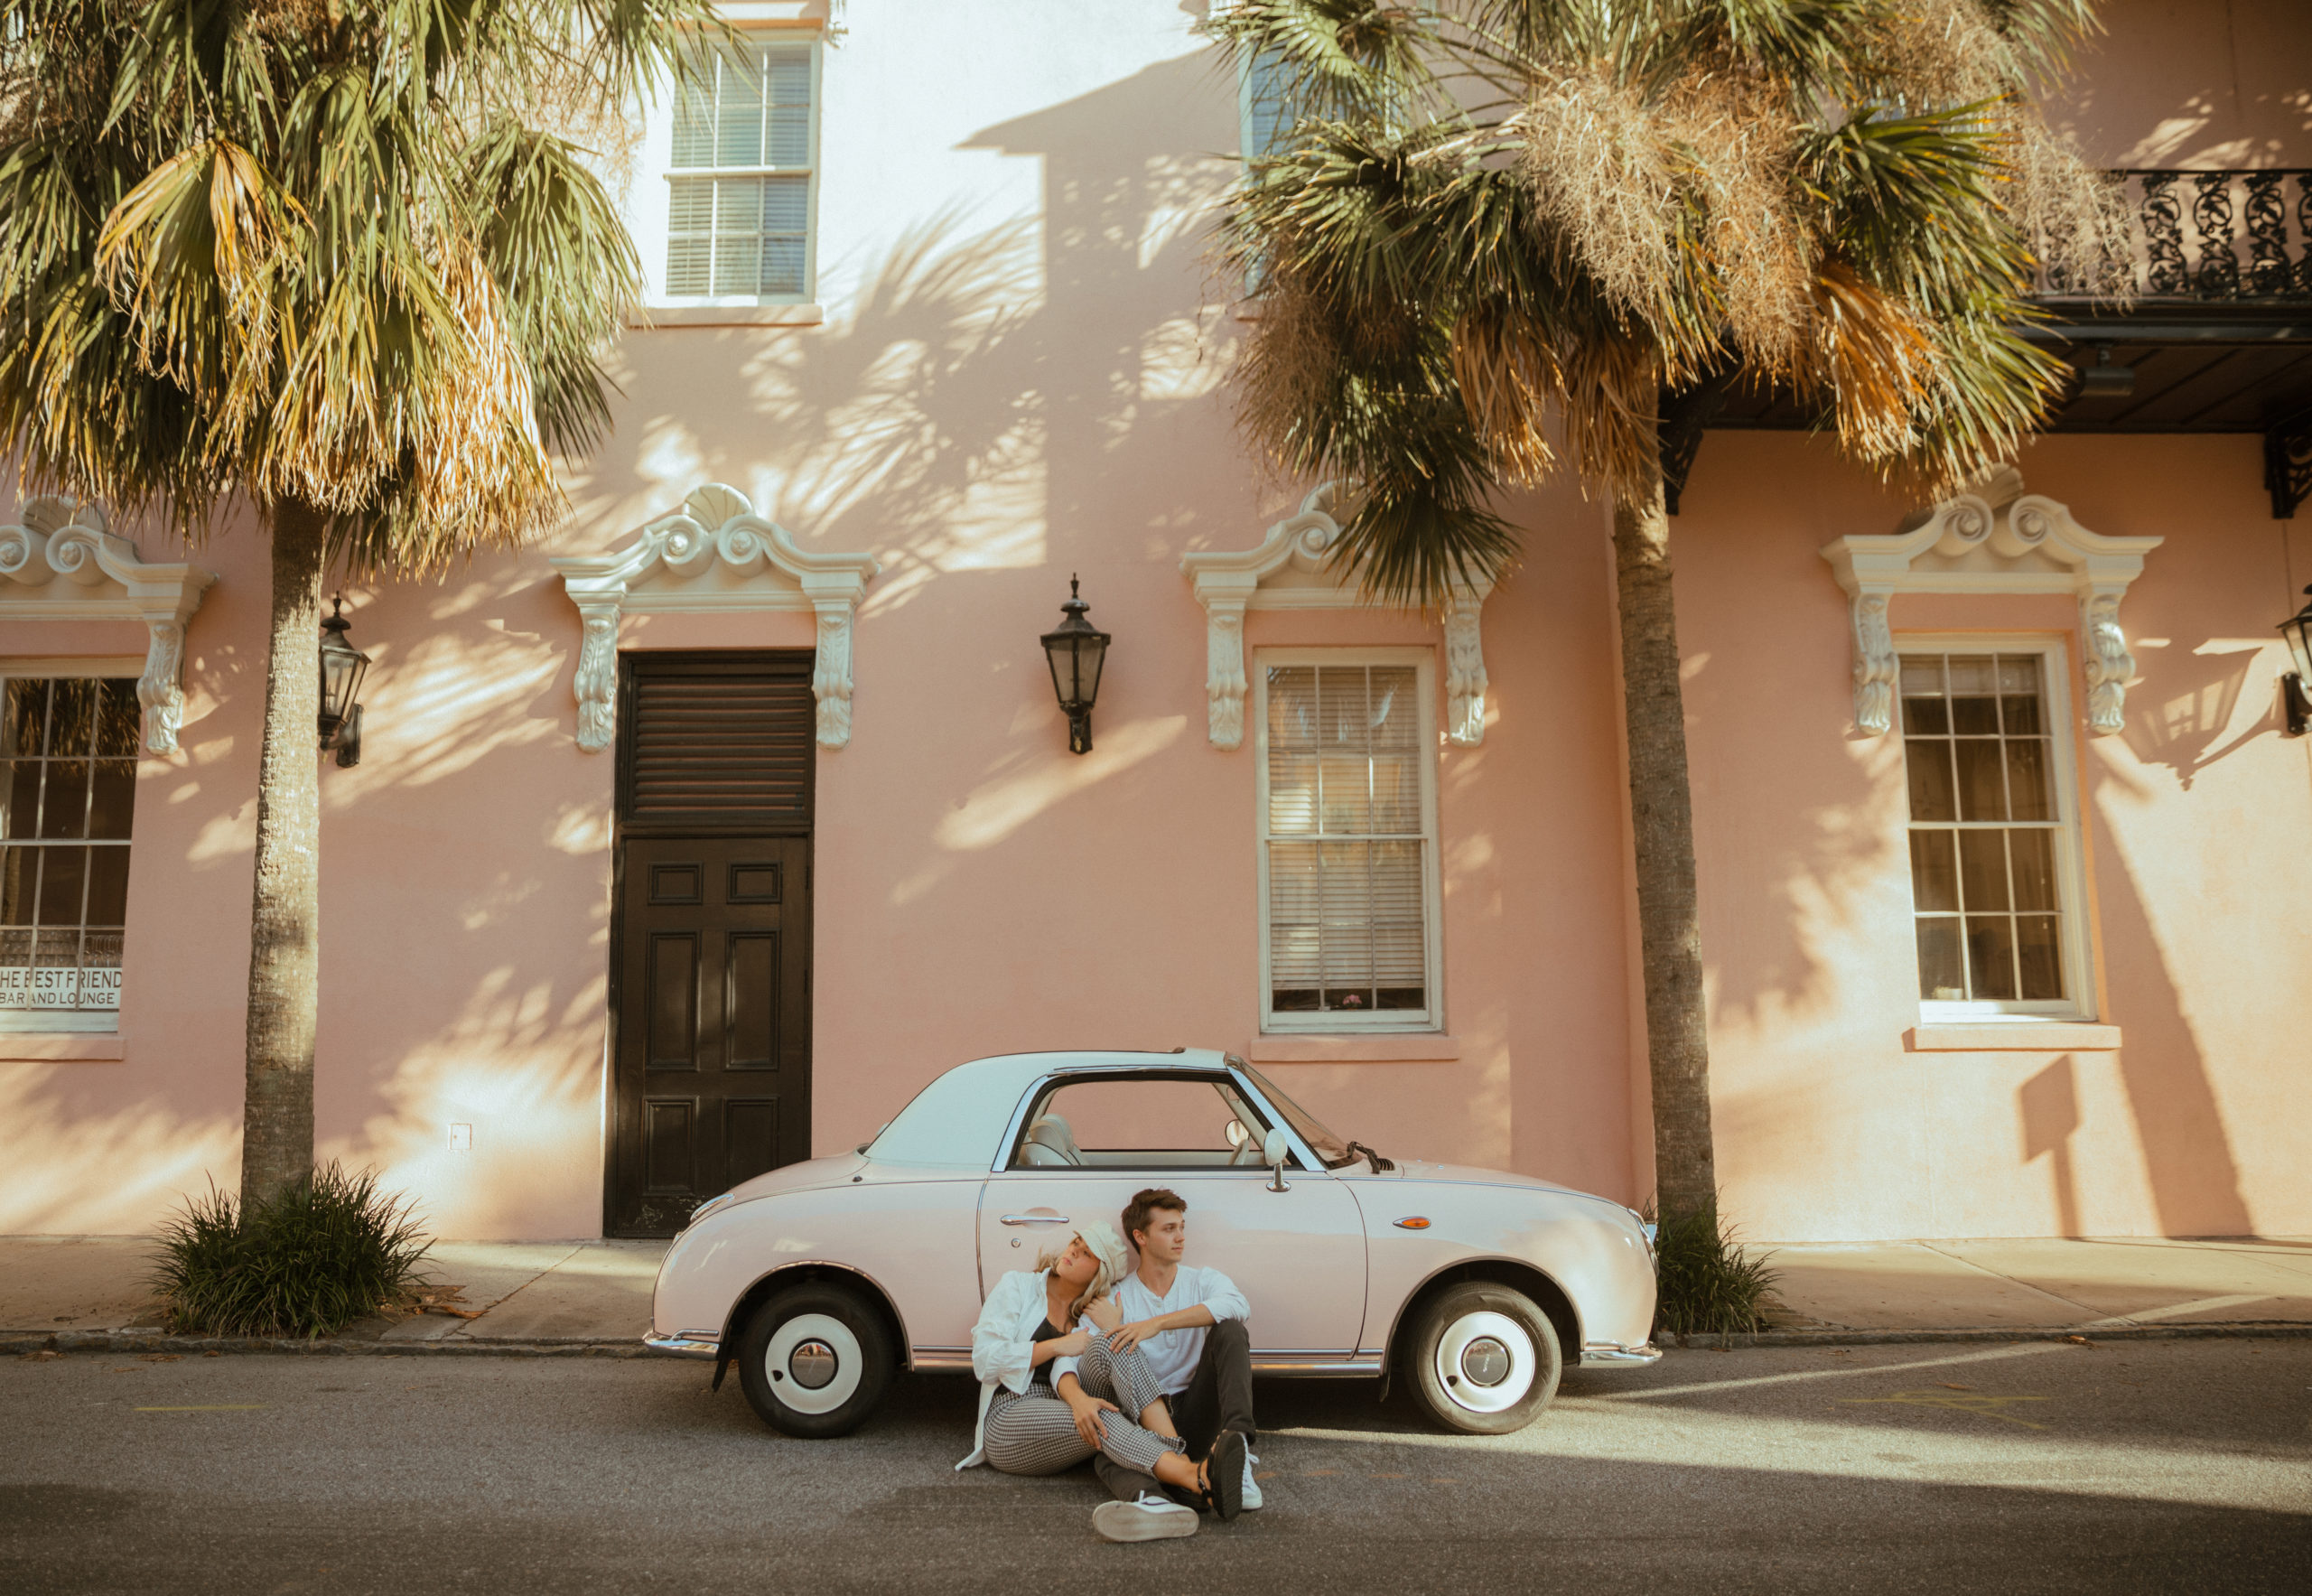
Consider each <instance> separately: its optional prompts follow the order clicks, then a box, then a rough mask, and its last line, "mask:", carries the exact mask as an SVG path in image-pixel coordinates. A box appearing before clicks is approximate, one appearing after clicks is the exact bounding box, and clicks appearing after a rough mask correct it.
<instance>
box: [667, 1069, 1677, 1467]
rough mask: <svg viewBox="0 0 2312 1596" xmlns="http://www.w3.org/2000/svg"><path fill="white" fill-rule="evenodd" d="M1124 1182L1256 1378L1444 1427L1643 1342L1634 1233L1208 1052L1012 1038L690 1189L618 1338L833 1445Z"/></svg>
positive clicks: (1497, 1422)
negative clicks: (1239, 1298)
mask: <svg viewBox="0 0 2312 1596" xmlns="http://www.w3.org/2000/svg"><path fill="white" fill-rule="evenodd" d="M1145 1186H1169V1187H1170V1188H1171V1189H1172V1190H1175V1191H1178V1192H1179V1194H1180V1195H1181V1196H1183V1197H1185V1198H1186V1199H1188V1202H1189V1259H1190V1261H1191V1262H1195V1263H1199V1264H1206V1265H1211V1266H1213V1267H1215V1268H1217V1269H1220V1270H1223V1271H1225V1272H1226V1274H1228V1275H1230V1276H1231V1277H1232V1278H1233V1279H1234V1280H1235V1282H1236V1283H1237V1285H1238V1286H1239V1287H1241V1288H1242V1289H1243V1291H1244V1293H1245V1295H1246V1296H1247V1297H1249V1298H1250V1299H1251V1300H1252V1304H1253V1317H1252V1324H1251V1330H1252V1338H1253V1367H1254V1369H1256V1370H1258V1371H1260V1372H1263V1373H1266V1374H1285V1375H1328V1376H1363V1377H1367V1378H1378V1377H1384V1376H1385V1375H1387V1374H1388V1373H1389V1372H1390V1371H1392V1370H1394V1371H1396V1373H1397V1374H1399V1375H1400V1376H1401V1377H1403V1378H1404V1379H1405V1380H1406V1381H1407V1382H1408V1383H1409V1384H1410V1385H1411V1386H1412V1388H1413V1389H1414V1391H1416V1392H1417V1393H1418V1394H1419V1395H1420V1398H1421V1401H1422V1405H1424V1406H1425V1407H1427V1409H1428V1410H1429V1412H1430V1413H1431V1414H1433V1415H1434V1416H1435V1417H1436V1419H1437V1420H1438V1421H1439V1422H1440V1423H1442V1424H1444V1425H1446V1426H1447V1427H1448V1428H1450V1429H1455V1430H1463V1431H1472V1432H1478V1433H1501V1432H1506V1431H1510V1430H1515V1429H1520V1428H1523V1427H1524V1425H1526V1424H1528V1423H1532V1422H1533V1420H1534V1416H1535V1415H1536V1414H1539V1413H1540V1412H1541V1410H1542V1409H1543V1407H1545V1406H1546V1405H1548V1404H1549V1401H1550V1398H1551V1396H1552V1395H1553V1394H1554V1393H1555V1392H1556V1390H1557V1383H1558V1373H1559V1370H1560V1368H1561V1367H1562V1363H1563V1359H1564V1358H1565V1357H1566V1356H1567V1355H1568V1354H1569V1352H1571V1353H1573V1354H1574V1355H1576V1356H1578V1357H1579V1358H1580V1361H1581V1363H1582V1364H1583V1365H1584V1366H1585V1367H1587V1366H1602V1367H1616V1366H1621V1367H1627V1366H1630V1365H1640V1364H1645V1363H1650V1362H1652V1361H1653V1360H1654V1359H1655V1358H1657V1357H1659V1356H1660V1354H1659V1353H1658V1352H1657V1351H1655V1349H1654V1348H1653V1347H1652V1346H1651V1345H1650V1344H1649V1342H1648V1339H1647V1337H1648V1334H1649V1331H1650V1329H1651V1326H1652V1324H1653V1319H1654V1263H1653V1246H1652V1240H1651V1236H1650V1233H1649V1228H1648V1227H1646V1226H1645V1224H1643V1223H1642V1222H1641V1220H1640V1218H1639V1217H1638V1216H1637V1215H1636V1213H1634V1212H1632V1211H1631V1210H1630V1209H1627V1208H1624V1207H1623V1206H1622V1205H1621V1204H1619V1203H1617V1202H1611V1201H1608V1200H1607V1199H1604V1198H1600V1197H1591V1196H1589V1195H1587V1194H1585V1193H1583V1192H1580V1191H1572V1190H1567V1189H1566V1188H1564V1187H1562V1186H1552V1185H1551V1184H1549V1183H1548V1182H1547V1181H1536V1180H1533V1179H1530V1178H1528V1177H1526V1176H1523V1175H1511V1174H1504V1173H1502V1172H1501V1171H1496V1170H1484V1169H1470V1168H1466V1167H1463V1166H1460V1165H1456V1164H1435V1163H1419V1162H1413V1161H1412V1160H1405V1161H1403V1162H1391V1161H1390V1160H1389V1159H1387V1158H1385V1157H1384V1156H1383V1155H1382V1154H1380V1153H1376V1152H1375V1151H1374V1150H1373V1149H1371V1148H1369V1147H1366V1146H1365V1145H1364V1144H1363V1143H1358V1142H1352V1141H1344V1140H1342V1139H1341V1138H1340V1137H1338V1136H1337V1135H1335V1134H1333V1133H1332V1132H1331V1131H1329V1130H1327V1129H1326V1128H1325V1127H1324V1126H1323V1125H1320V1124H1319V1123H1318V1122H1317V1121H1316V1119H1314V1118H1313V1117H1312V1116H1310V1114H1309V1113H1308V1112H1307V1111H1306V1110H1305V1109H1303V1108H1301V1106H1299V1105H1298V1104H1296V1103H1294V1102H1293V1101H1292V1100H1291V1098H1290V1097H1286V1096H1285V1095H1284V1094H1283V1093H1282V1091H1279V1090H1278V1089H1277V1087H1276V1086H1275V1084H1274V1083H1273V1082H1272V1081H1271V1080H1269V1078H1267V1077H1265V1076H1263V1074H1261V1072H1260V1071H1258V1070H1257V1069H1253V1068H1252V1067H1251V1066H1250V1065H1248V1064H1246V1063H1245V1061H1244V1060H1243V1059H1239V1058H1236V1057H1235V1055H1233V1054H1222V1053H1214V1052H1198V1051H1189V1050H1179V1051H1176V1052H1170V1053H1123V1052H1104V1053H1089V1052H1086V1053H1014V1054H1010V1055H1007V1056H1004V1057H1002V1058H995V1059H978V1060H976V1061H974V1062H973V1063H969V1064H963V1065H958V1066H957V1067H956V1068H955V1069H950V1070H949V1071H947V1073H946V1074H945V1075H943V1076H941V1077H940V1078H938V1079H937V1080H935V1081H933V1082H932V1083H931V1084H930V1085H929V1086H928V1087H924V1089H923V1090H922V1091H921V1092H920V1093H918V1095H917V1097H916V1098H915V1100H914V1101H913V1102H911V1103H909V1105H908V1106H906V1107H905V1108H903V1109H901V1110H900V1114H899V1117H898V1118H896V1119H894V1120H892V1121H891V1122H890V1124H889V1125H885V1126H884V1127H883V1129H882V1131H881V1134H878V1135H877V1136H876V1137H875V1139H874V1140H873V1141H872V1142H869V1143H865V1144H863V1145H862V1146H861V1147H860V1148H859V1149H858V1151H856V1152H854V1153H844V1154H843V1155H842V1156H840V1157H835V1158H816V1159H813V1160H811V1161H810V1162H807V1163H797V1164H789V1165H788V1166H787V1167H786V1168H784V1169H779V1170H774V1171H771V1172H770V1173H769V1174H766V1175H760V1176H758V1177H757V1178H755V1179H754V1180H751V1181H748V1182H746V1183H745V1184H744V1185H742V1186H740V1187H738V1188H736V1189H735V1190H731V1191H727V1192H725V1193H723V1194H722V1196H720V1197H718V1198H715V1199H713V1200H712V1201H711V1202H707V1203H704V1204H702V1205H701V1206H700V1207H699V1209H698V1210H697V1212H695V1214H694V1215H692V1217H691V1222H690V1227H689V1228H687V1229H685V1231H684V1232H683V1233H682V1235H681V1236H680V1237H678V1238H677V1239H676V1242H675V1244H674V1246H673V1247H672V1248H671V1249H670V1250H669V1251H668V1252H667V1258H666V1262H665V1264H664V1265H662V1266H661V1267H660V1269H659V1271H658V1284H657V1295H656V1298H655V1300H654V1302H653V1303H652V1309H651V1331H650V1334H649V1335H648V1336H647V1337H645V1338H644V1339H645V1340H646V1341H647V1342H648V1344H649V1345H650V1346H652V1347H655V1348H657V1349H660V1350H662V1351H667V1352H676V1353H685V1354H689V1355H692V1356H695V1357H700V1358H714V1359H716V1360H717V1361H716V1367H715V1380H716V1383H717V1384H718V1385H719V1384H720V1383H721V1380H722V1372H723V1369H724V1368H725V1367H727V1366H728V1365H730V1364H731V1363H732V1362H734V1361H735V1362H736V1363H737V1364H738V1366H739V1375H740V1379H741V1384H742V1385H743V1386H745V1389H746V1393H747V1400H748V1401H749V1402H750V1403H752V1404H753V1405H754V1409H755V1411H756V1412H757V1413H758V1414H761V1415H762V1417H763V1418H764V1420H765V1421H767V1422H768V1423H770V1424H772V1425H773V1426H775V1427H776V1428H778V1429H779V1430H781V1431H783V1432H785V1433H788V1434H790V1435H802V1436H826V1435H841V1434H844V1433H846V1432H848V1431H850V1430H852V1429H853V1428H854V1427H856V1426H857V1425H858V1424H859V1423H861V1422H862V1420H864V1419H865V1418H866V1417H867V1415H868V1414H871V1413H872V1412H873V1411H874V1410H875V1406H876V1405H877V1404H878V1403H879V1402H881V1400H882V1396H883V1393H884V1391H885V1389H886V1388H887V1387H888V1386H889V1385H890V1377H891V1371H892V1370H893V1369H895V1368H913V1369H968V1368H969V1367H971V1331H972V1323H973V1321H974V1320H975V1319H976V1318H977V1317H978V1316H979V1309H980V1302H981V1300H982V1299H983V1298H984V1296H985V1294H986V1293H987V1291H988V1289H989V1288H990V1287H991V1286H993V1284H994V1283H995V1281H996V1279H997V1277H999V1276H1000V1275H1002V1274H1003V1273H1004V1272H1005V1271H1007V1270H1012V1269H1031V1268H1033V1267H1035V1265H1036V1259H1037V1255H1039V1253H1040V1252H1041V1251H1042V1249H1043V1248H1044V1247H1045V1246H1047V1245H1049V1244H1050V1243H1051V1242H1053V1241H1054V1240H1056V1239H1064V1238H1065V1236H1066V1233H1067V1226H1068V1225H1069V1224H1070V1222H1071V1221H1080V1220H1084V1219H1092V1218H1101V1219H1105V1220H1107V1221H1108V1222H1109V1223H1110V1224H1114V1223H1115V1222H1116V1218H1117V1216H1118V1214H1119V1213H1120V1212H1121V1210H1122V1209H1123V1206H1124V1203H1125V1201H1126V1200H1127V1199H1129V1198H1130V1197H1131V1196H1132V1194H1133V1192H1135V1191H1137V1190H1140V1189H1141V1188H1142V1187H1145Z"/></svg>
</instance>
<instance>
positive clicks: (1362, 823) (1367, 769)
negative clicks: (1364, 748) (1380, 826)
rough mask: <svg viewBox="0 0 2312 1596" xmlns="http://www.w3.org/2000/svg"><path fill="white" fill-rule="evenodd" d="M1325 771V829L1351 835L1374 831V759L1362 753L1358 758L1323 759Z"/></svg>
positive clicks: (1323, 816)
mask: <svg viewBox="0 0 2312 1596" xmlns="http://www.w3.org/2000/svg"><path fill="white" fill-rule="evenodd" d="M1323 771H1324V775H1323V781H1324V789H1323V791H1324V807H1323V812H1322V818H1323V821H1324V827H1325V829H1326V830H1327V831H1328V832H1334V833H1341V832H1347V833H1351V834H1362V833H1364V832H1368V831H1370V830H1372V829H1373V802H1372V793H1371V791H1370V790H1369V789H1370V784H1371V781H1372V765H1371V762H1370V761H1367V760H1366V759H1365V758H1364V757H1363V756H1362V755H1359V756H1357V757H1356V758H1354V759H1328V760H1326V761H1323Z"/></svg>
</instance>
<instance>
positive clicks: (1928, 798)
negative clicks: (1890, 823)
mask: <svg viewBox="0 0 2312 1596" xmlns="http://www.w3.org/2000/svg"><path fill="white" fill-rule="evenodd" d="M1903 756H1904V759H1905V760H1906V762H1907V764H1908V768H1909V771H1910V779H1911V818H1912V819H1914V820H1956V819H1957V818H1958V817H1959V807H1958V804H1957V803H1956V802H1955V801H1954V800H1953V798H1952V796H1951V745H1950V744H1949V743H1947V742H1926V741H1924V740H1914V741H1912V742H1906V743H1905V744H1904V745H1903Z"/></svg>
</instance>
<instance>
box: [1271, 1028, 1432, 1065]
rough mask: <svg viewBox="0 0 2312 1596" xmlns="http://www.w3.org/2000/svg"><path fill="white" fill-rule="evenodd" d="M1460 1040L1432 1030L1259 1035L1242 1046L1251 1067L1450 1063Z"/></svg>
mask: <svg viewBox="0 0 2312 1596" xmlns="http://www.w3.org/2000/svg"><path fill="white" fill-rule="evenodd" d="M1460 1056H1461V1043H1460V1039H1459V1038H1458V1037H1451V1036H1440V1035H1438V1034H1437V1033H1436V1032H1434V1031H1426V1032H1421V1033H1416V1034H1401V1035H1395V1036H1390V1035H1382V1034H1376V1035H1372V1036H1282V1035H1279V1036H1261V1037H1254V1039H1253V1040H1252V1041H1249V1042H1247V1043H1245V1058H1246V1059H1248V1060H1250V1061H1251V1062H1253V1063H1254V1064H1450V1063H1452V1062H1454V1061H1455V1060H1456V1059H1459V1058H1460Z"/></svg>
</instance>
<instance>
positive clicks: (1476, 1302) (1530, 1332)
mask: <svg viewBox="0 0 2312 1596" xmlns="http://www.w3.org/2000/svg"><path fill="white" fill-rule="evenodd" d="M1405 1358H1406V1362H1407V1363H1408V1365H1409V1366H1410V1367H1408V1369H1407V1371H1406V1372H1407V1373H1409V1374H1410V1375H1411V1376H1412V1387H1413V1391H1414V1394H1415V1395H1417V1396H1418V1397H1419V1398H1420V1401H1421V1405H1422V1406H1423V1407H1424V1408H1426V1409H1428V1410H1429V1415H1430V1417H1431V1418H1433V1419H1435V1420H1436V1421H1437V1422H1438V1423H1440V1424H1442V1425H1444V1426H1445V1427H1446V1428H1447V1429H1449V1430H1459V1431H1462V1432H1464V1433H1468V1434H1472V1435H1506V1434H1507V1433H1509V1432H1511V1431H1513V1430H1522V1429H1524V1427H1525V1426H1526V1425H1528V1424H1530V1423H1533V1422H1534V1420H1535V1419H1536V1418H1538V1417H1540V1416H1541V1412H1542V1410H1543V1408H1545V1407H1547V1406H1548V1405H1550V1399H1551V1398H1552V1397H1553V1396H1555V1395H1557V1382H1558V1376H1559V1375H1560V1373H1561V1372H1562V1370H1563V1367H1564V1360H1563V1355H1562V1353H1561V1352H1560V1350H1559V1348H1558V1339H1557V1331H1556V1330H1554V1329H1553V1328H1552V1326H1551V1324H1550V1321H1549V1316H1548V1315H1547V1314H1545V1313H1543V1311H1541V1309H1540V1308H1539V1307H1537V1306H1535V1305H1534V1300H1533V1299H1532V1298H1531V1297H1528V1296H1526V1295H1525V1294H1524V1293H1523V1292H1520V1291H1515V1290H1513V1289H1512V1288H1511V1287H1508V1286H1506V1285H1496V1284H1495V1283H1492V1282H1489V1281H1468V1282H1465V1283H1462V1284H1459V1285H1456V1286H1450V1287H1448V1288H1447V1289H1446V1290H1445V1291H1444V1292H1442V1293H1440V1294H1439V1295H1438V1296H1437V1297H1436V1298H1435V1299H1434V1300H1433V1301H1431V1302H1430V1303H1429V1304H1428V1305H1427V1306H1426V1307H1424V1308H1423V1309H1422V1312H1421V1315H1420V1317H1419V1319H1418V1320H1417V1321H1415V1322H1414V1324H1413V1327H1412V1339H1411V1341H1410V1342H1409V1344H1408V1345H1407V1346H1406V1348H1405Z"/></svg>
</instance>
